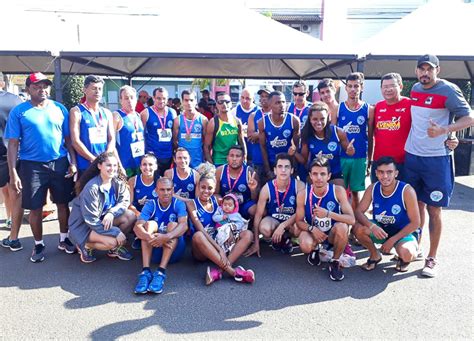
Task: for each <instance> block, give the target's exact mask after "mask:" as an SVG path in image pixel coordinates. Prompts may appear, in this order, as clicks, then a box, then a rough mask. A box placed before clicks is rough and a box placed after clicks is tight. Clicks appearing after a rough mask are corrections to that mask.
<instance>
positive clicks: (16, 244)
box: [2, 237, 23, 251]
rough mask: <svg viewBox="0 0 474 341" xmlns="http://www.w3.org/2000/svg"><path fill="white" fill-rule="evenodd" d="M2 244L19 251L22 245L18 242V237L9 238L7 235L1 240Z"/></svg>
mask: <svg viewBox="0 0 474 341" xmlns="http://www.w3.org/2000/svg"><path fill="white" fill-rule="evenodd" d="M2 246H3V247H7V248H10V250H11V251H20V250H21V249H23V246H22V245H21V243H20V239H13V240H12V239H10V238H9V237H7V238H5V239H3V240H2Z"/></svg>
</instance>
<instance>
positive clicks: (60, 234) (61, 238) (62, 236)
mask: <svg viewBox="0 0 474 341" xmlns="http://www.w3.org/2000/svg"><path fill="white" fill-rule="evenodd" d="M66 238H67V232H66V233H62V232H59V241H60V242H63V241H65V240H66Z"/></svg>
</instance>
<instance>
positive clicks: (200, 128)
mask: <svg viewBox="0 0 474 341" xmlns="http://www.w3.org/2000/svg"><path fill="white" fill-rule="evenodd" d="M194 129H195V130H196V133H200V132H201V130H202V125H200V124H197V125H195V126H194Z"/></svg>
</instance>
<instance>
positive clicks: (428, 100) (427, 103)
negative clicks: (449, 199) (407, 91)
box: [425, 96, 441, 200]
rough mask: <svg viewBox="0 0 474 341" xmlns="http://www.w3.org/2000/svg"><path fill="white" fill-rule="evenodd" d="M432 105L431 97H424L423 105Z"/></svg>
mask: <svg viewBox="0 0 474 341" xmlns="http://www.w3.org/2000/svg"><path fill="white" fill-rule="evenodd" d="M432 103H433V97H432V96H428V97H426V99H425V104H426V105H431V104H432ZM440 200H441V199H440Z"/></svg>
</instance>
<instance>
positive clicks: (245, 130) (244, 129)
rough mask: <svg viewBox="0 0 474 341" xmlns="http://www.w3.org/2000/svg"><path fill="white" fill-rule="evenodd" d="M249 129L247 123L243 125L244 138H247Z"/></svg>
mask: <svg viewBox="0 0 474 341" xmlns="http://www.w3.org/2000/svg"><path fill="white" fill-rule="evenodd" d="M248 129H249V126H248V125H247V123H243V124H242V132H243V134H244V137H247V131H248Z"/></svg>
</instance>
